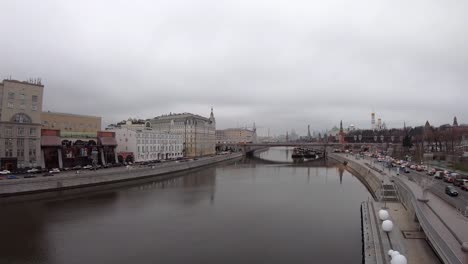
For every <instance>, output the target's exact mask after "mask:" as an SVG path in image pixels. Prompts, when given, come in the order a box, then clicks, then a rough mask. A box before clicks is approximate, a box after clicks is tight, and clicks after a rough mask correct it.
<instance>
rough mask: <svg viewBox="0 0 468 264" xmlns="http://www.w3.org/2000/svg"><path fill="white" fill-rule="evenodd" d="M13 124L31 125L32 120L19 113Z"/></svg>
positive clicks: (13, 119)
mask: <svg viewBox="0 0 468 264" xmlns="http://www.w3.org/2000/svg"><path fill="white" fill-rule="evenodd" d="M11 122H15V123H31V118H30V117H29V116H27V115H26V114H24V113H18V114H16V115H14V116H13V118H12V119H11Z"/></svg>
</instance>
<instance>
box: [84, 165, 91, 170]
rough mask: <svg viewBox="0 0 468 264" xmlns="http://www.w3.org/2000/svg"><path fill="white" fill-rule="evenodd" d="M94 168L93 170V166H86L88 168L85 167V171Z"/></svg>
mask: <svg viewBox="0 0 468 264" xmlns="http://www.w3.org/2000/svg"><path fill="white" fill-rule="evenodd" d="M92 168H93V166H91V165H86V166H84V167H83V169H84V170H90V169H92Z"/></svg>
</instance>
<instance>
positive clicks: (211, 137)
mask: <svg viewBox="0 0 468 264" xmlns="http://www.w3.org/2000/svg"><path fill="white" fill-rule="evenodd" d="M148 121H149V122H150V123H151V127H152V128H153V129H155V130H159V131H163V132H167V133H169V134H173V135H179V136H182V138H183V143H185V144H184V148H183V154H184V156H186V157H200V156H207V155H214V154H216V120H215V118H214V114H213V109H211V114H210V117H209V118H206V117H202V116H199V115H194V114H190V113H182V114H169V115H163V116H159V117H155V118H153V119H151V120H148Z"/></svg>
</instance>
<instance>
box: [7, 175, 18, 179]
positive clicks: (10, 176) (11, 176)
mask: <svg viewBox="0 0 468 264" xmlns="http://www.w3.org/2000/svg"><path fill="white" fill-rule="evenodd" d="M6 178H7V179H8V180H12V179H18V176H16V175H13V174H11V175H8V176H7V177H6Z"/></svg>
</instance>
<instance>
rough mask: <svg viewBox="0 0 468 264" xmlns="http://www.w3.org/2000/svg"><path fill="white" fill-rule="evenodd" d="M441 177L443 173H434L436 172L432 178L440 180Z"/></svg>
mask: <svg viewBox="0 0 468 264" xmlns="http://www.w3.org/2000/svg"><path fill="white" fill-rule="evenodd" d="M443 175H444V172H443V171H436V172H435V173H434V178H436V179H442V178H443V177H444V176H443Z"/></svg>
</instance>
